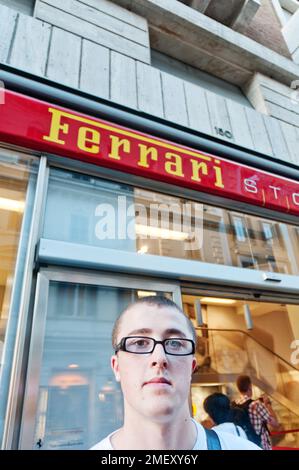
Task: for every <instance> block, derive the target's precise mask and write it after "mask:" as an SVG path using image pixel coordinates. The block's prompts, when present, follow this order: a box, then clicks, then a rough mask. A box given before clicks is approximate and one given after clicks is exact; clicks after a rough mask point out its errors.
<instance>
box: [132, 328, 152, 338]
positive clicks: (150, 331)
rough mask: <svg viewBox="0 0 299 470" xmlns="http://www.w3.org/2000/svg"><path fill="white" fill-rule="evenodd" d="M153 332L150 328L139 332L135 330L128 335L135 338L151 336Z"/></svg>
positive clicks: (140, 329) (141, 329)
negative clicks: (136, 336) (137, 336)
mask: <svg viewBox="0 0 299 470" xmlns="http://www.w3.org/2000/svg"><path fill="white" fill-rule="evenodd" d="M152 332H153V330H151V329H149V328H139V329H138V330H133V331H131V332H130V333H128V335H127V336H135V335H140V334H142V335H146V334H151V333H152Z"/></svg>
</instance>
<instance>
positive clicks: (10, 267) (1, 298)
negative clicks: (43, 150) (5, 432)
mask: <svg viewBox="0 0 299 470" xmlns="http://www.w3.org/2000/svg"><path fill="white" fill-rule="evenodd" d="M2 152H3V153H2ZM31 163H32V160H31V159H30V158H22V157H19V156H17V155H16V154H15V153H13V154H12V153H11V152H5V153H4V151H2V150H0V259H1V264H0V366H1V364H2V361H1V357H2V353H3V349H4V339H5V332H6V328H7V322H8V313H9V307H10V300H11V292H12V286H13V280H14V274H15V263H16V257H17V250H18V244H19V238H20V232H21V226H22V220H23V215H24V210H25V200H26V193H27V187H28V182H29V177H30V167H31Z"/></svg>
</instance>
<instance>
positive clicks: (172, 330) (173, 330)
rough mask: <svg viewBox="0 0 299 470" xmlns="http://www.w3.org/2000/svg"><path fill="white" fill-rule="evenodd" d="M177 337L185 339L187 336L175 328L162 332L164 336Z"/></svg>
mask: <svg viewBox="0 0 299 470" xmlns="http://www.w3.org/2000/svg"><path fill="white" fill-rule="evenodd" d="M170 335H177V336H178V337H179V338H187V335H186V334H185V333H183V332H182V331H181V330H178V329H177V328H169V329H168V330H165V331H164V336H170Z"/></svg>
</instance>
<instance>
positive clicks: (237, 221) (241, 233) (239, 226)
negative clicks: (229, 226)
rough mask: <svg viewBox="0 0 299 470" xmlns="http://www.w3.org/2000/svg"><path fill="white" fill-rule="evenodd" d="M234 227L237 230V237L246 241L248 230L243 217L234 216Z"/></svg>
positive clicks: (240, 240) (241, 240)
mask: <svg viewBox="0 0 299 470" xmlns="http://www.w3.org/2000/svg"><path fill="white" fill-rule="evenodd" d="M233 220H234V227H235V232H236V237H237V240H238V241H239V242H245V240H246V231H245V227H244V223H243V220H242V218H241V217H234V218H233Z"/></svg>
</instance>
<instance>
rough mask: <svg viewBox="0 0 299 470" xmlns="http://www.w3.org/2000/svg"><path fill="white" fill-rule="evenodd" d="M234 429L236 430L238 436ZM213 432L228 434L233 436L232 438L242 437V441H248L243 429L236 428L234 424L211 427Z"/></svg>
mask: <svg viewBox="0 0 299 470" xmlns="http://www.w3.org/2000/svg"><path fill="white" fill-rule="evenodd" d="M236 428H238V431H239V434H238V431H237V429H236ZM213 430H214V431H216V432H217V431H220V432H228V433H229V434H233V435H234V436H239V437H242V439H248V438H247V436H246V432H245V431H244V429H242V428H241V426H236V425H235V424H234V423H222V424H218V425H217V426H214V427H213Z"/></svg>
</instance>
